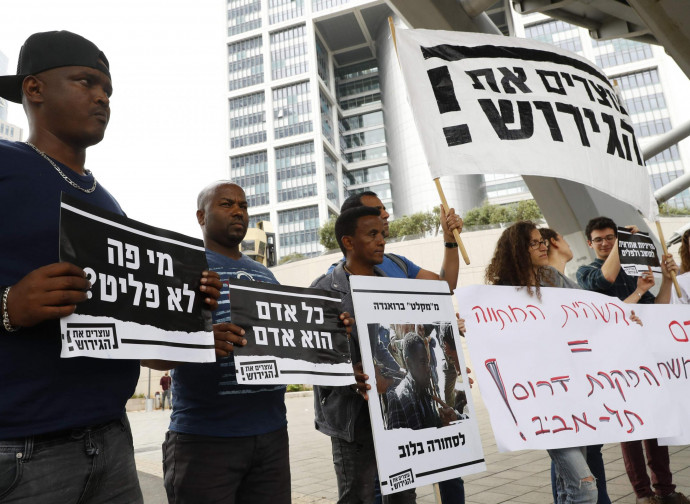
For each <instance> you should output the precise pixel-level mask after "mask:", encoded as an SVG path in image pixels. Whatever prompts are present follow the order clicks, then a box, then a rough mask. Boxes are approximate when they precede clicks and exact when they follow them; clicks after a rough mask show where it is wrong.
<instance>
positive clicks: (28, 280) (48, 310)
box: [7, 262, 91, 327]
mask: <svg viewBox="0 0 690 504" xmlns="http://www.w3.org/2000/svg"><path fill="white" fill-rule="evenodd" d="M89 287H91V284H90V283H89V281H88V279H87V278H86V275H85V274H84V270H82V269H81V268H79V267H77V266H75V265H74V264H71V263H67V262H61V263H54V264H49V265H47V266H43V267H41V268H38V269H35V270H33V271H32V272H31V273H29V274H28V275H26V276H25V277H24V278H22V279H21V280H20V281H19V282H17V283H16V284H15V285H13V286H12V288H11V290H10V292H9V294H8V297H7V314H8V316H9V319H10V323H11V324H12V325H13V326H17V327H32V326H35V325H37V324H39V323H41V322H44V321H46V320H51V319H56V318H61V317H66V316H67V315H71V314H72V313H74V310H75V309H76V308H77V303H81V302H82V301H86V290H87V289H89Z"/></svg>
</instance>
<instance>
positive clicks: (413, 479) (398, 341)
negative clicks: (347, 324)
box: [350, 276, 486, 495]
mask: <svg viewBox="0 0 690 504" xmlns="http://www.w3.org/2000/svg"><path fill="white" fill-rule="evenodd" d="M350 282H351V284H350V285H351V288H352V299H353V302H354V308H355V320H356V322H357V334H358V336H359V346H360V350H361V354H362V365H363V367H364V372H365V373H366V374H368V375H369V377H370V382H369V383H370V385H371V391H370V392H369V414H370V416H371V426H372V429H373V434H374V447H375V449H376V461H377V464H378V472H379V478H380V481H381V491H382V492H383V494H385V495H388V494H391V493H395V492H399V491H401V490H406V489H408V488H415V487H418V486H421V485H428V484H430V483H435V482H437V481H444V480H447V479H451V478H455V477H458V476H463V475H467V474H473V473H476V472H480V471H484V470H485V469H486V464H485V462H484V454H483V451H482V444H481V439H480V437H479V429H478V426H477V422H476V414H475V410H474V403H473V401H472V393H471V391H470V387H469V380H468V377H467V373H466V367H465V362H464V358H463V355H462V346H461V345H460V339H459V336H460V333H459V331H458V321H457V320H456V318H455V312H454V309H453V303H452V300H451V295H450V292H449V290H448V284H447V283H446V282H433V281H430V280H408V279H399V278H381V277H365V276H352V277H350Z"/></svg>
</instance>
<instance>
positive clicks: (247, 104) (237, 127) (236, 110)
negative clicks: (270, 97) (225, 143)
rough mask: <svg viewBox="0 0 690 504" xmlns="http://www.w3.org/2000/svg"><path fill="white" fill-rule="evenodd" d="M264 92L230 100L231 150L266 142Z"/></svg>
mask: <svg viewBox="0 0 690 504" xmlns="http://www.w3.org/2000/svg"><path fill="white" fill-rule="evenodd" d="M264 102H265V97H264V93H263V91H262V92H260V93H254V94H250V95H245V96H240V97H238V98H232V99H230V100H229V106H230V148H231V149H235V148H238V147H243V146H245V145H253V144H257V143H261V142H265V141H266V110H265V104H264Z"/></svg>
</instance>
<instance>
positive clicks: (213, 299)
mask: <svg viewBox="0 0 690 504" xmlns="http://www.w3.org/2000/svg"><path fill="white" fill-rule="evenodd" d="M222 286H223V284H222V283H221V281H220V275H218V273H216V272H215V271H203V272H202V273H201V285H200V286H199V290H200V291H201V292H203V293H204V294H206V295H208V297H205V298H204V303H206V304H207V305H208V309H209V310H215V309H216V308H218V299H220V289H221V287H222Z"/></svg>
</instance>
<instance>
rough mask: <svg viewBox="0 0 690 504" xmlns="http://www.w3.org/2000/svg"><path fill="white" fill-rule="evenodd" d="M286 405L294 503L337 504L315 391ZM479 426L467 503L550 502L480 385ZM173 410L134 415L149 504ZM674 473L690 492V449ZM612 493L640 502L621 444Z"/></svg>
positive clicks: (424, 491)
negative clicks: (479, 448)
mask: <svg viewBox="0 0 690 504" xmlns="http://www.w3.org/2000/svg"><path fill="white" fill-rule="evenodd" d="M290 396H291V397H290V398H289V399H288V400H287V401H286V404H287V411H288V429H289V433H290V470H291V473H292V502H293V503H295V504H306V503H315V502H318V503H323V504H330V503H334V502H335V501H336V499H337V487H336V482H335V473H334V471H333V461H332V458H331V443H330V439H329V438H328V437H327V436H324V435H323V434H321V433H319V432H317V431H316V430H314V407H313V400H312V396H311V393H301V395H299V394H298V395H297V396H295V395H293V394H291V395H290ZM473 397H474V401H475V406H476V408H477V416H478V420H479V424H480V431H481V436H482V442H483V445H484V455H485V458H486V465H487V471H486V472H483V473H480V474H475V475H473V476H468V477H466V478H465V494H466V502H467V504H496V503H500V502H519V503H527V504H533V503H534V504H537V503H544V504H547V503H551V502H553V499H552V497H551V479H550V460H549V457H548V455H547V454H546V452H545V451H520V452H511V453H498V451H497V449H496V442H495V441H494V437H493V432H492V430H491V426H490V425H489V419H488V414H487V412H486V409H485V408H484V404H483V403H482V402H481V398H480V397H479V393H478V391H477V389H476V387H475V389H474V390H473ZM169 417H170V412H169V411H165V412H161V411H152V412H133V413H130V414H129V419H130V422H131V424H132V431H133V434H134V450H135V458H136V462H137V469H138V470H139V476H140V480H141V483H142V489H143V491H144V498H145V503H146V504H165V503H166V502H167V500H166V499H165V490H164V489H163V482H162V476H163V470H162V467H161V443H162V441H163V437H164V435H165V432H166V430H167V427H168V422H169ZM670 451H671V469H672V471H673V479H674V482H675V483H676V485H678V490H679V491H681V492H683V493H685V494H686V495H687V494H688V493H689V492H690V447H687V446H684V447H673V448H671V450H670ZM603 454H604V462H605V464H606V475H607V482H608V491H609V495H610V497H611V500H612V501H616V502H621V503H630V504H633V503H634V502H635V496H634V494H633V493H632V489H631V487H630V482H629V481H628V477H627V475H626V474H625V468H624V466H623V460H622V456H621V451H620V446H619V445H618V444H610V445H605V446H604V449H603ZM417 502H418V503H424V504H433V503H435V502H436V500H435V497H434V493H433V487H431V486H426V487H421V488H418V489H417Z"/></svg>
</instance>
